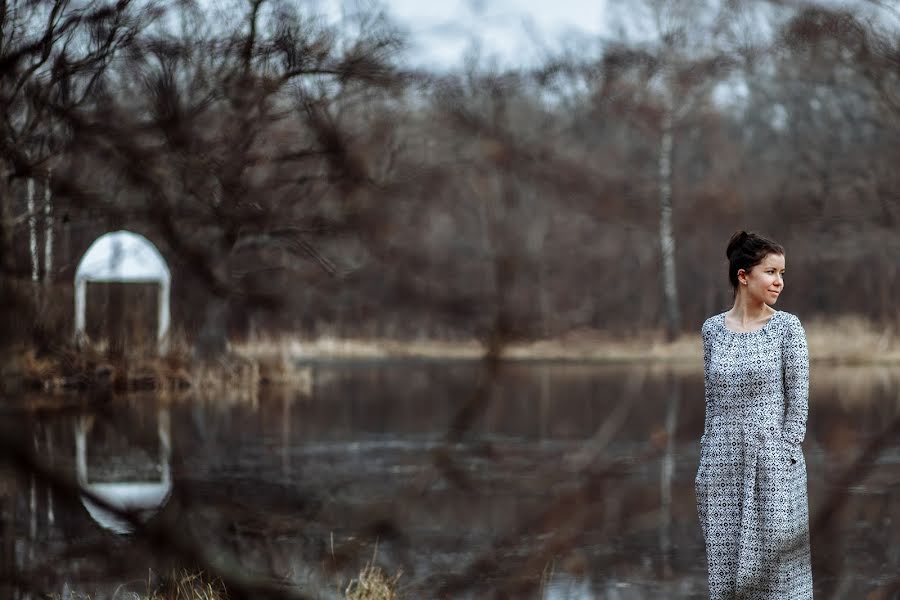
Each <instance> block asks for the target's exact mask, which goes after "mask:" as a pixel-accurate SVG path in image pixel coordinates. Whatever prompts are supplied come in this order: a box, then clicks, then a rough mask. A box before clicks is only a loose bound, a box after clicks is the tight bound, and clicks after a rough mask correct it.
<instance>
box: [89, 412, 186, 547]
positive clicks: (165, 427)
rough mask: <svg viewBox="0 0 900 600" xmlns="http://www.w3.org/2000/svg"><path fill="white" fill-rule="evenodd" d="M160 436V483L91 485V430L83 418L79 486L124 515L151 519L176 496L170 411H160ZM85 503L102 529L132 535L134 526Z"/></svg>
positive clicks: (124, 482)
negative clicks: (89, 460) (88, 437)
mask: <svg viewBox="0 0 900 600" xmlns="http://www.w3.org/2000/svg"><path fill="white" fill-rule="evenodd" d="M158 421H159V424H158V427H157V431H158V434H159V469H160V479H159V480H158V481H127V480H126V481H115V482H102V483H101V482H98V483H91V482H90V480H89V478H88V461H87V434H88V432H89V431H90V428H91V422H90V420H89V419H88V418H86V417H82V418H81V419H79V420H78V422H77V423H76V425H75V470H76V474H77V478H78V485H79V486H81V488H82V489H84V490H87V491H89V492H90V493H91V494H93V495H95V496H97V497H98V498H100V499H102V500H103V501H104V502H106V503H108V504H109V505H110V506H113V507H115V508H117V509H119V510H122V511H128V512H135V513H138V514H139V515H140V516H141V518H149V517H150V516H151V515H153V514H154V513H156V512H157V511H158V510H159V509H160V508H162V506H163V505H164V504H165V503H166V501H167V500H168V499H169V495H170V494H171V492H172V475H171V460H172V445H171V441H170V440H171V434H170V426H169V411H168V410H165V409H160V410H159V413H158ZM81 503H82V504H83V505H84V507H85V508H86V509H87V511H88V514H90V515H91V518H92V519H94V521H96V522H97V523H98V524H100V525H101V526H102V527H104V528H106V529H109V530H111V531H114V532H116V533H129V532H130V531H131V529H132V528H131V526H130V525H129V524H128V523H127V522H125V521H123V520H122V519H120V518H118V517H117V516H116V515H114V514H112V513H111V512H109V511H108V510H105V509H103V508H101V507H100V506H98V505H97V504H95V503H94V502H91V501H90V500H88V499H87V498H85V497H84V496H82V497H81Z"/></svg>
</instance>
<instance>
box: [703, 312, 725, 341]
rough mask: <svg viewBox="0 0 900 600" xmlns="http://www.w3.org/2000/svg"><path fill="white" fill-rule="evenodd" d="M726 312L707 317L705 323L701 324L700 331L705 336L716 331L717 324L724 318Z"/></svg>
mask: <svg viewBox="0 0 900 600" xmlns="http://www.w3.org/2000/svg"><path fill="white" fill-rule="evenodd" d="M724 314H725V312H720V313H716V314H714V315H712V316H710V317H707V319H706V320H705V321H703V325H701V326H700V333H701V334H703V335H704V336H705V335H707V334H709V333H711V332H713V331H715V327H716V325H717V324H718V323H719V320H720V319H722V318H723V315H724Z"/></svg>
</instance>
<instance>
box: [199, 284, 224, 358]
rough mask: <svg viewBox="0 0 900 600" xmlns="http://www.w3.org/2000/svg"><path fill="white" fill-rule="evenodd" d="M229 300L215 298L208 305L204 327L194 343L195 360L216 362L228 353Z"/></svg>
mask: <svg viewBox="0 0 900 600" xmlns="http://www.w3.org/2000/svg"><path fill="white" fill-rule="evenodd" d="M227 317H228V300H227V299H226V298H221V297H219V296H213V297H212V298H210V300H209V302H207V304H206V311H205V314H204V317H203V325H202V326H201V327H200V332H199V333H198V334H197V339H196V341H195V342H194V358H198V359H200V360H215V359H217V358H220V357H222V356H224V354H225V353H226V352H227V351H228V327H227V325H228V320H227Z"/></svg>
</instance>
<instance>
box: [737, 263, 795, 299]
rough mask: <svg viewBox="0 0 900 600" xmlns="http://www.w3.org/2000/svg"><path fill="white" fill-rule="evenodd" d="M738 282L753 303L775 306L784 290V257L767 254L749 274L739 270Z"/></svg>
mask: <svg viewBox="0 0 900 600" xmlns="http://www.w3.org/2000/svg"><path fill="white" fill-rule="evenodd" d="M738 282H739V283H740V285H741V286H742V287H743V288H744V291H745V292H746V293H747V295H748V298H747V299H748V300H750V301H751V302H765V303H766V304H775V302H776V301H777V300H778V296H779V295H780V294H781V291H782V290H783V289H784V256H782V255H781V254H767V255H766V257H765V258H764V259H763V260H762V262H761V263H759V264H758V265H755V266H753V267H751V268H750V272H749V273H748V272H746V271H744V270H743V269H739V270H738Z"/></svg>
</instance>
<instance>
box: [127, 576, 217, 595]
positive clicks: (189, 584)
mask: <svg viewBox="0 0 900 600" xmlns="http://www.w3.org/2000/svg"><path fill="white" fill-rule="evenodd" d="M227 598H228V594H226V592H225V587H224V586H223V585H222V582H221V581H219V580H217V579H215V580H210V579H209V578H207V577H205V576H204V575H202V574H199V573H189V572H187V571H182V572H181V573H173V574H172V575H171V576H170V577H168V578H167V579H166V580H165V581H164V582H163V583H162V584H161V585H160V586H158V589H157V590H156V591H154V592H152V593H150V594H148V595H146V596H143V597H142V598H141V600H226V599H227Z"/></svg>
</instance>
